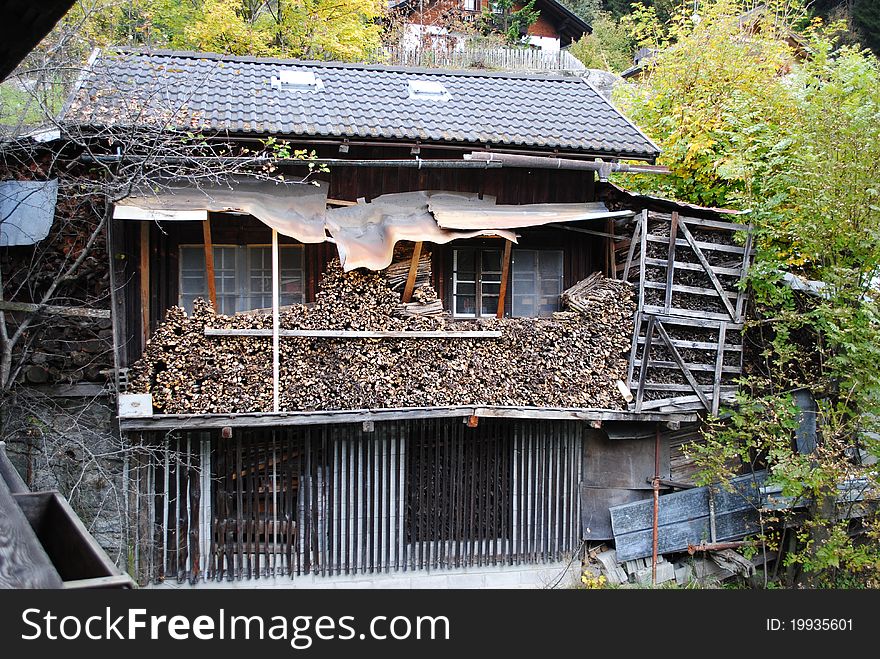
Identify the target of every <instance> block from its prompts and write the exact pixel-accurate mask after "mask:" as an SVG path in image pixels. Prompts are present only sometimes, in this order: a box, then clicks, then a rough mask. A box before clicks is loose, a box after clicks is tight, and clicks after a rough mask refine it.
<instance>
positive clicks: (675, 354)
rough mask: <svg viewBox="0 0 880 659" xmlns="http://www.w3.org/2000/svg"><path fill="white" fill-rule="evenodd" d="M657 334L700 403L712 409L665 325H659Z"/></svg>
mask: <svg viewBox="0 0 880 659" xmlns="http://www.w3.org/2000/svg"><path fill="white" fill-rule="evenodd" d="M657 332H658V333H659V334H660V338H661V339H663V342H664V343H665V344H666V349H667V350H668V351H669V353H670V354H671V355H672V359H673V361H674V362H675V363H676V364H678V366H679V368H680V369H681V372H682V374H683V375H684V378H685V380H687V381H688V384H690V385H691V387H693V389H694V392H695V393H696V394H697V396H699V398H700V401H701V402H702V403H703V404H704V405H705V406H706V409H709V408H710V407H711V404H710V403H709V399H708V398H706V395H705V394H704V393H703V391H702V389H700V385H699V384H698V383H697V381H696V380H695V379H694V376H693V374H692V373H691V372H690V370H689V369H688V367H687V366H686V365H685V362H684V359H682V357H681V354H680V353H679V352H678V349H677V348H676V347H675V346H674V345H673V343H672V339H671V338H670V337H669V334H668V333H667V332H666V328H665V327H663V323H657ZM646 345H647V343H646Z"/></svg>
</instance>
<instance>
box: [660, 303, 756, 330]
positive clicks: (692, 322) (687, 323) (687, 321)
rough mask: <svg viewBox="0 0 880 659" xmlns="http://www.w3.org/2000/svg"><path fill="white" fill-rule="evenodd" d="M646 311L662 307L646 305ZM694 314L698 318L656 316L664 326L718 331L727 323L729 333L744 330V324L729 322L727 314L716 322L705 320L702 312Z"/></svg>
mask: <svg viewBox="0 0 880 659" xmlns="http://www.w3.org/2000/svg"><path fill="white" fill-rule="evenodd" d="M646 309H648V310H656V309H660V307H655V306H651V305H646ZM675 311H676V312H678V311H689V310H688V309H684V310H681V309H677V310H675ZM693 313H694V314H695V316H696V317H691V316H684V317H682V316H667V315H665V314H661V313H657V314H655V315H656V317H657V320H659V321H660V322H661V323H663V324H664V325H681V326H682V327H703V328H706V329H714V330H717V329H718V326H719V325H720V324H721V323H726V324H727V329H728V331H734V330H741V329H742V328H743V325H742V323H730V322H727V320H728V318H727V314H720V315H721V320H714V319H712V318H703V317H702V316H704V315H705V314H704V313H703V312H701V311H695V312H693ZM701 314H702V315H701Z"/></svg>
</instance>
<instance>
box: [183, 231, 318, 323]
mask: <svg viewBox="0 0 880 659" xmlns="http://www.w3.org/2000/svg"><path fill="white" fill-rule="evenodd" d="M279 260H280V262H279V302H280V304H281V305H282V306H283V305H289V304H299V303H302V302H303V301H304V287H303V281H304V279H303V246H302V245H281V246H280V248H279ZM214 283H215V285H216V288H217V312H218V313H222V314H227V315H232V314H234V313H236V312H239V311H248V310H251V309H266V308H270V307H271V306H272V248H271V247H270V246H268V245H214ZM179 291H180V294H179V304H180V305H181V306H182V307H183V308H185V309H186V310H187V312H192V305H193V300H195V299H196V298H197V297H202V298H205V299H207V297H208V284H207V277H206V276H205V248H204V246H203V245H182V246H181V247H180V289H179Z"/></svg>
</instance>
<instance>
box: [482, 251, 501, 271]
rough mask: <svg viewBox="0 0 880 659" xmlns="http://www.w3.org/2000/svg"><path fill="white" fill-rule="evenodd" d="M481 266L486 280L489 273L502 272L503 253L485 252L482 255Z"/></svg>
mask: <svg viewBox="0 0 880 659" xmlns="http://www.w3.org/2000/svg"><path fill="white" fill-rule="evenodd" d="M480 254H481V257H482V258H481V259H480V261H481V263H480V264H481V265H482V267H483V275H484V278H485V275H486V273H488V272H499V273H500V272H501V252H500V251H499V250H494V249H492V250H488V249H486V250H483V251H482V252H481V253H480Z"/></svg>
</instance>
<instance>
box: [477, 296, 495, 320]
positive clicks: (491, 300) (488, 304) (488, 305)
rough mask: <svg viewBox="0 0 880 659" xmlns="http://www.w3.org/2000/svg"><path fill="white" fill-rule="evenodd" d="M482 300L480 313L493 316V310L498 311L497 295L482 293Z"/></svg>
mask: <svg viewBox="0 0 880 659" xmlns="http://www.w3.org/2000/svg"><path fill="white" fill-rule="evenodd" d="M482 302H483V304H482V309H481V314H482V315H483V316H494V315H495V312H497V311H498V296H497V295H484V296H483V299H482Z"/></svg>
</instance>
